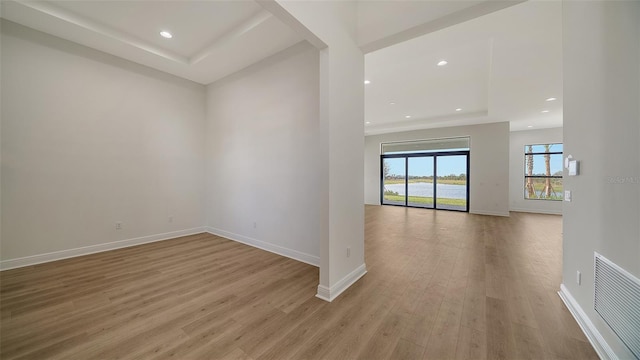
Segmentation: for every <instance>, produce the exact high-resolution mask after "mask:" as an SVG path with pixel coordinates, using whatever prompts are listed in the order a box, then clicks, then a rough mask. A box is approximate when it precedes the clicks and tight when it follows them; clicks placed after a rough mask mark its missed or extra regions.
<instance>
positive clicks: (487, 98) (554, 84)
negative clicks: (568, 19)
mask: <svg viewBox="0 0 640 360" xmlns="http://www.w3.org/2000/svg"><path fill="white" fill-rule="evenodd" d="M561 6H562V5H561V3H560V2H541V1H540V2H534V1H529V2H524V3H521V4H518V5H515V6H510V7H508V8H505V9H503V10H500V11H496V12H492V13H490V14H488V15H485V16H481V17H479V18H476V19H473V20H469V21H466V22H463V23H460V24H458V25H455V26H451V27H447V28H444V29H441V30H438V31H437V32H434V33H430V34H426V35H423V36H420V37H416V38H413V39H411V40H408V41H404V42H401V43H398V44H395V45H393V46H390V47H386V48H384V49H381V50H377V51H374V52H371V53H368V54H366V55H365V79H366V80H369V81H370V83H369V84H367V85H364V86H365V134H366V135H373V134H380V133H385V132H397V131H406V130H414V129H426V128H435V127H445V126H460V125H472V124H483V123H494V122H502V121H508V122H509V123H510V127H511V130H512V131H515V130H528V129H540V128H551V127H560V126H562V98H561V97H562V41H561V39H562V36H561V29H562V23H561V20H562V16H561V15H562V8H561ZM442 59H446V60H447V61H448V64H447V65H446V66H442V67H440V66H437V63H438V62H439V61H440V60H442ZM550 97H554V98H556V100H555V101H551V102H547V101H546V99H548V98H550Z"/></svg>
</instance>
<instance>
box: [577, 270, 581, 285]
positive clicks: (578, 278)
mask: <svg viewBox="0 0 640 360" xmlns="http://www.w3.org/2000/svg"><path fill="white" fill-rule="evenodd" d="M576 282H577V283H578V285H580V284H582V273H581V272H580V271H576Z"/></svg>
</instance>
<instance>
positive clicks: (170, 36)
mask: <svg viewBox="0 0 640 360" xmlns="http://www.w3.org/2000/svg"><path fill="white" fill-rule="evenodd" d="M160 36H162V37H163V38H167V39H171V38H172V37H173V35H171V33H170V32H168V31H160Z"/></svg>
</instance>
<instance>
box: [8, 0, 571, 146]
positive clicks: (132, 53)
mask: <svg viewBox="0 0 640 360" xmlns="http://www.w3.org/2000/svg"><path fill="white" fill-rule="evenodd" d="M520 1H522V0H510V1H490V0H459V1H450V0H447V1H437V0H431V1H400V2H398V1H359V2H358V4H357V7H358V22H359V23H358V31H357V37H358V42H359V45H360V46H361V47H362V49H364V51H365V52H368V51H372V50H376V51H373V52H369V53H368V54H366V56H365V77H366V79H368V80H370V81H371V83H370V84H368V85H366V86H365V121H366V123H367V124H366V125H365V134H378V133H384V132H393V131H404V130H412V129H421V128H433V127H444V126H457V125H469V124H479V123H489V122H497V121H509V122H510V123H511V129H512V130H527V129H537V128H544V127H557V126H561V125H562V99H561V98H560V97H561V93H562V79H561V76H562V74H561V66H562V64H561V51H562V46H561V16H560V14H561V13H560V12H561V3H560V2H559V1H527V2H523V3H519V2H520ZM514 4H516V5H514ZM0 6H1V10H0V14H1V15H2V17H3V18H5V19H8V20H10V21H13V22H16V23H19V24H22V25H25V26H28V27H31V28H34V29H37V30H40V31H43V32H46V33H49V34H52V35H54V36H57V37H60V38H63V39H67V40H70V41H73V42H76V43H79V44H83V45H86V46H89V47H92V48H94V49H97V50H100V51H103V52H106V53H110V54H112V55H115V56H119V57H121V58H124V59H127V60H130V61H133V62H136V63H139V64H143V65H146V66H149V67H152V68H155V69H157V70H160V71H164V72H167V73H170V74H173V75H176V76H179V77H182V78H185V79H189V80H192V81H195V82H197V83H200V84H204V85H207V84H210V83H212V82H214V81H216V80H218V79H221V78H223V77H225V76H227V75H230V74H232V73H234V72H236V71H238V70H241V69H243V68H245V67H247V66H249V65H251V64H253V63H256V62H258V61H260V60H262V59H265V58H266V57H268V56H270V55H273V54H275V53H277V52H279V51H281V50H284V49H286V48H288V47H290V46H292V45H294V44H296V43H298V42H300V41H302V40H303V38H302V36H301V35H299V34H297V33H296V32H294V31H293V30H291V28H289V27H288V26H287V25H285V24H284V23H283V22H281V21H280V20H279V19H278V18H277V17H275V16H273V15H272V14H271V13H269V12H268V11H266V10H265V9H264V8H263V7H262V6H261V5H260V4H258V3H257V2H255V1H252V0H246V1H245V0H236V1H190V0H175V1H155V0H135V1H111V0H107V1H99V0H82V1H59V0H49V1H11V0H3V1H1V4H0ZM161 31H169V32H171V33H172V34H173V37H172V38H171V39H166V38H163V37H162V36H160V32H161ZM419 34H426V35H422V36H418V37H416V36H417V35H419ZM406 39H410V40H407V41H403V42H399V43H397V42H398V41H402V40H406ZM392 43H397V44H395V45H392V46H389V47H387V45H388V44H392ZM377 49H380V50H377ZM442 59H446V60H447V61H448V64H447V65H446V66H442V67H439V66H437V65H436V63H437V62H438V61H440V60H442ZM549 97H555V98H557V100H556V101H553V102H546V101H545V99H547V98H549ZM392 103H393V104H392ZM456 109H461V110H459V111H456ZM543 110H548V111H549V112H547V113H542V112H541V111H543ZM407 116H408V117H407Z"/></svg>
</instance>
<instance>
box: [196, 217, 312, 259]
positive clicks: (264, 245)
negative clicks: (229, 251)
mask: <svg viewBox="0 0 640 360" xmlns="http://www.w3.org/2000/svg"><path fill="white" fill-rule="evenodd" d="M205 229H206V231H207V232H208V233H210V234H212V235H217V236H221V237H223V238H226V239H229V240H233V241H237V242H240V243H243V244H245V245H249V246H253V247H256V248H258V249H262V250H266V251H269V252H272V253H275V254H278V255H282V256H285V257H288V258H291V259H294V260H298V261H301V262H303V263H307V264H309V265H313V266H316V267H320V257H318V256H314V255H311V254H307V253H303V252H301V251H297V250H293V249H289V248H286V247H282V246H280V245H275V244H272V243H268V242H265V241H262V240H258V239H254V238H250V237H248V236H243V235H238V234H234V233H232V232H228V231H224V230H220V229H216V228H214V227H211V226H207V227H205Z"/></svg>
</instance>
